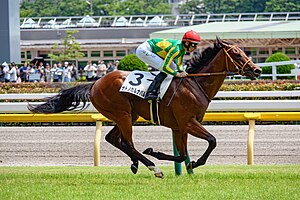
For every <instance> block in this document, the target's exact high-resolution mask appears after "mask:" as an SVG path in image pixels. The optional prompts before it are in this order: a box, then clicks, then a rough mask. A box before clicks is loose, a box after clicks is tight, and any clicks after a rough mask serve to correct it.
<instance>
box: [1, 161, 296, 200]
mask: <svg viewBox="0 0 300 200" xmlns="http://www.w3.org/2000/svg"><path fill="white" fill-rule="evenodd" d="M160 168H161V170H162V171H163V172H164V175H165V177H164V179H159V178H155V177H154V175H153V172H150V171H149V170H148V169H147V168H145V167H144V166H141V167H140V169H139V171H138V173H137V174H136V175H134V174H132V173H131V171H130V169H129V167H0V199H1V200H6V199H47V200H48V199H56V200H57V199H130V200H132V199H139V200H141V199H147V200H151V199H155V200H157V199H197V200H198V199H210V200H211V199H214V200H215V199H230V200H231V199H255V200H257V199H264V200H265V199H272V200H274V199H280V200H282V199H293V200H294V199H300V165H272V166H257V165H255V166H246V165H239V166H228V165H218V166H204V167H199V168H197V169H195V170H194V172H195V174H194V175H188V174H186V173H183V175H182V176H176V175H175V173H174V168H173V167H171V166H163V167H160Z"/></svg>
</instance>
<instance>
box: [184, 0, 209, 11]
mask: <svg viewBox="0 0 300 200" xmlns="http://www.w3.org/2000/svg"><path fill="white" fill-rule="evenodd" d="M179 12H180V13H182V14H188V13H194V14H200V13H204V12H205V9H204V2H203V0H190V1H187V2H186V3H185V4H182V5H180V6H179Z"/></svg>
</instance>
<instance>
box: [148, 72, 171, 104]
mask: <svg viewBox="0 0 300 200" xmlns="http://www.w3.org/2000/svg"><path fill="white" fill-rule="evenodd" d="M166 77H167V74H166V73H164V72H160V73H159V74H157V75H156V77H155V78H154V80H153V82H152V83H151V85H150V86H149V88H148V90H147V93H146V96H145V99H147V100H157V99H158V94H159V89H160V85H161V83H162V82H163V80H164V79H165V78H166Z"/></svg>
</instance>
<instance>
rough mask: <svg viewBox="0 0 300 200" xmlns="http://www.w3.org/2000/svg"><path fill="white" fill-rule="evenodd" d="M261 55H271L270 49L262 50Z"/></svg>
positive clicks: (260, 50)
mask: <svg viewBox="0 0 300 200" xmlns="http://www.w3.org/2000/svg"><path fill="white" fill-rule="evenodd" d="M259 54H260V55H269V49H268V48H260V49H259Z"/></svg>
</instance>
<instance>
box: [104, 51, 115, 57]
mask: <svg viewBox="0 0 300 200" xmlns="http://www.w3.org/2000/svg"><path fill="white" fill-rule="evenodd" d="M103 54H104V57H113V56H114V53H113V51H104V52H103Z"/></svg>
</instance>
